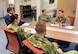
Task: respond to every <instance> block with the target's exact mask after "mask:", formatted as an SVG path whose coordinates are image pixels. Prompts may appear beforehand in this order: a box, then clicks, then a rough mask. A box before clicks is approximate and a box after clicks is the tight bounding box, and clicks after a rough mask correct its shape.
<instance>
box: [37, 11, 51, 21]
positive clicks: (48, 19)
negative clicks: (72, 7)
mask: <svg viewBox="0 0 78 54" xmlns="http://www.w3.org/2000/svg"><path fill="white" fill-rule="evenodd" d="M38 21H44V22H50V16H48V15H47V14H46V10H42V15H40V16H39V19H38Z"/></svg>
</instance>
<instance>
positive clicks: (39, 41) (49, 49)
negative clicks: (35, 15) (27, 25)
mask: <svg viewBox="0 0 78 54" xmlns="http://www.w3.org/2000/svg"><path fill="white" fill-rule="evenodd" d="M35 30H36V34H35V35H32V36H30V37H28V38H26V39H27V40H28V41H29V42H30V43H31V44H32V45H33V46H34V47H37V48H39V49H41V50H43V51H44V52H45V54H78V52H77V51H75V50H72V51H69V52H63V51H62V50H61V49H60V48H59V46H58V44H57V43H56V42H50V41H48V40H47V39H45V38H44V36H45V35H46V24H45V23H44V22H43V21H39V22H37V24H36V28H35Z"/></svg>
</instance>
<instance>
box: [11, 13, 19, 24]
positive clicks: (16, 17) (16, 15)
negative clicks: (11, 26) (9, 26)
mask: <svg viewBox="0 0 78 54" xmlns="http://www.w3.org/2000/svg"><path fill="white" fill-rule="evenodd" d="M10 17H11V19H10V22H11V23H13V22H14V20H15V19H18V14H14V15H12V16H10Z"/></svg>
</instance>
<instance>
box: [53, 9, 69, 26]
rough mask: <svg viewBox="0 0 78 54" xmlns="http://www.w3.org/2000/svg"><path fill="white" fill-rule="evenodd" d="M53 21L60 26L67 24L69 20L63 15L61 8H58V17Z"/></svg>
mask: <svg viewBox="0 0 78 54" xmlns="http://www.w3.org/2000/svg"><path fill="white" fill-rule="evenodd" d="M54 23H55V24H58V25H62V26H69V25H70V20H69V19H68V18H67V17H66V16H64V11H63V10H59V11H58V17H57V18H56V19H55V21H54Z"/></svg>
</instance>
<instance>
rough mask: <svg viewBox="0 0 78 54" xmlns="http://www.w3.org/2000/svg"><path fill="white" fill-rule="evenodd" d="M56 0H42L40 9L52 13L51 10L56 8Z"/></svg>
mask: <svg viewBox="0 0 78 54" xmlns="http://www.w3.org/2000/svg"><path fill="white" fill-rule="evenodd" d="M57 1H58V0H55V2H54V3H53V4H49V0H44V2H43V5H42V6H43V8H42V9H46V10H47V14H48V15H53V14H54V11H53V10H55V9H57Z"/></svg>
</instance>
